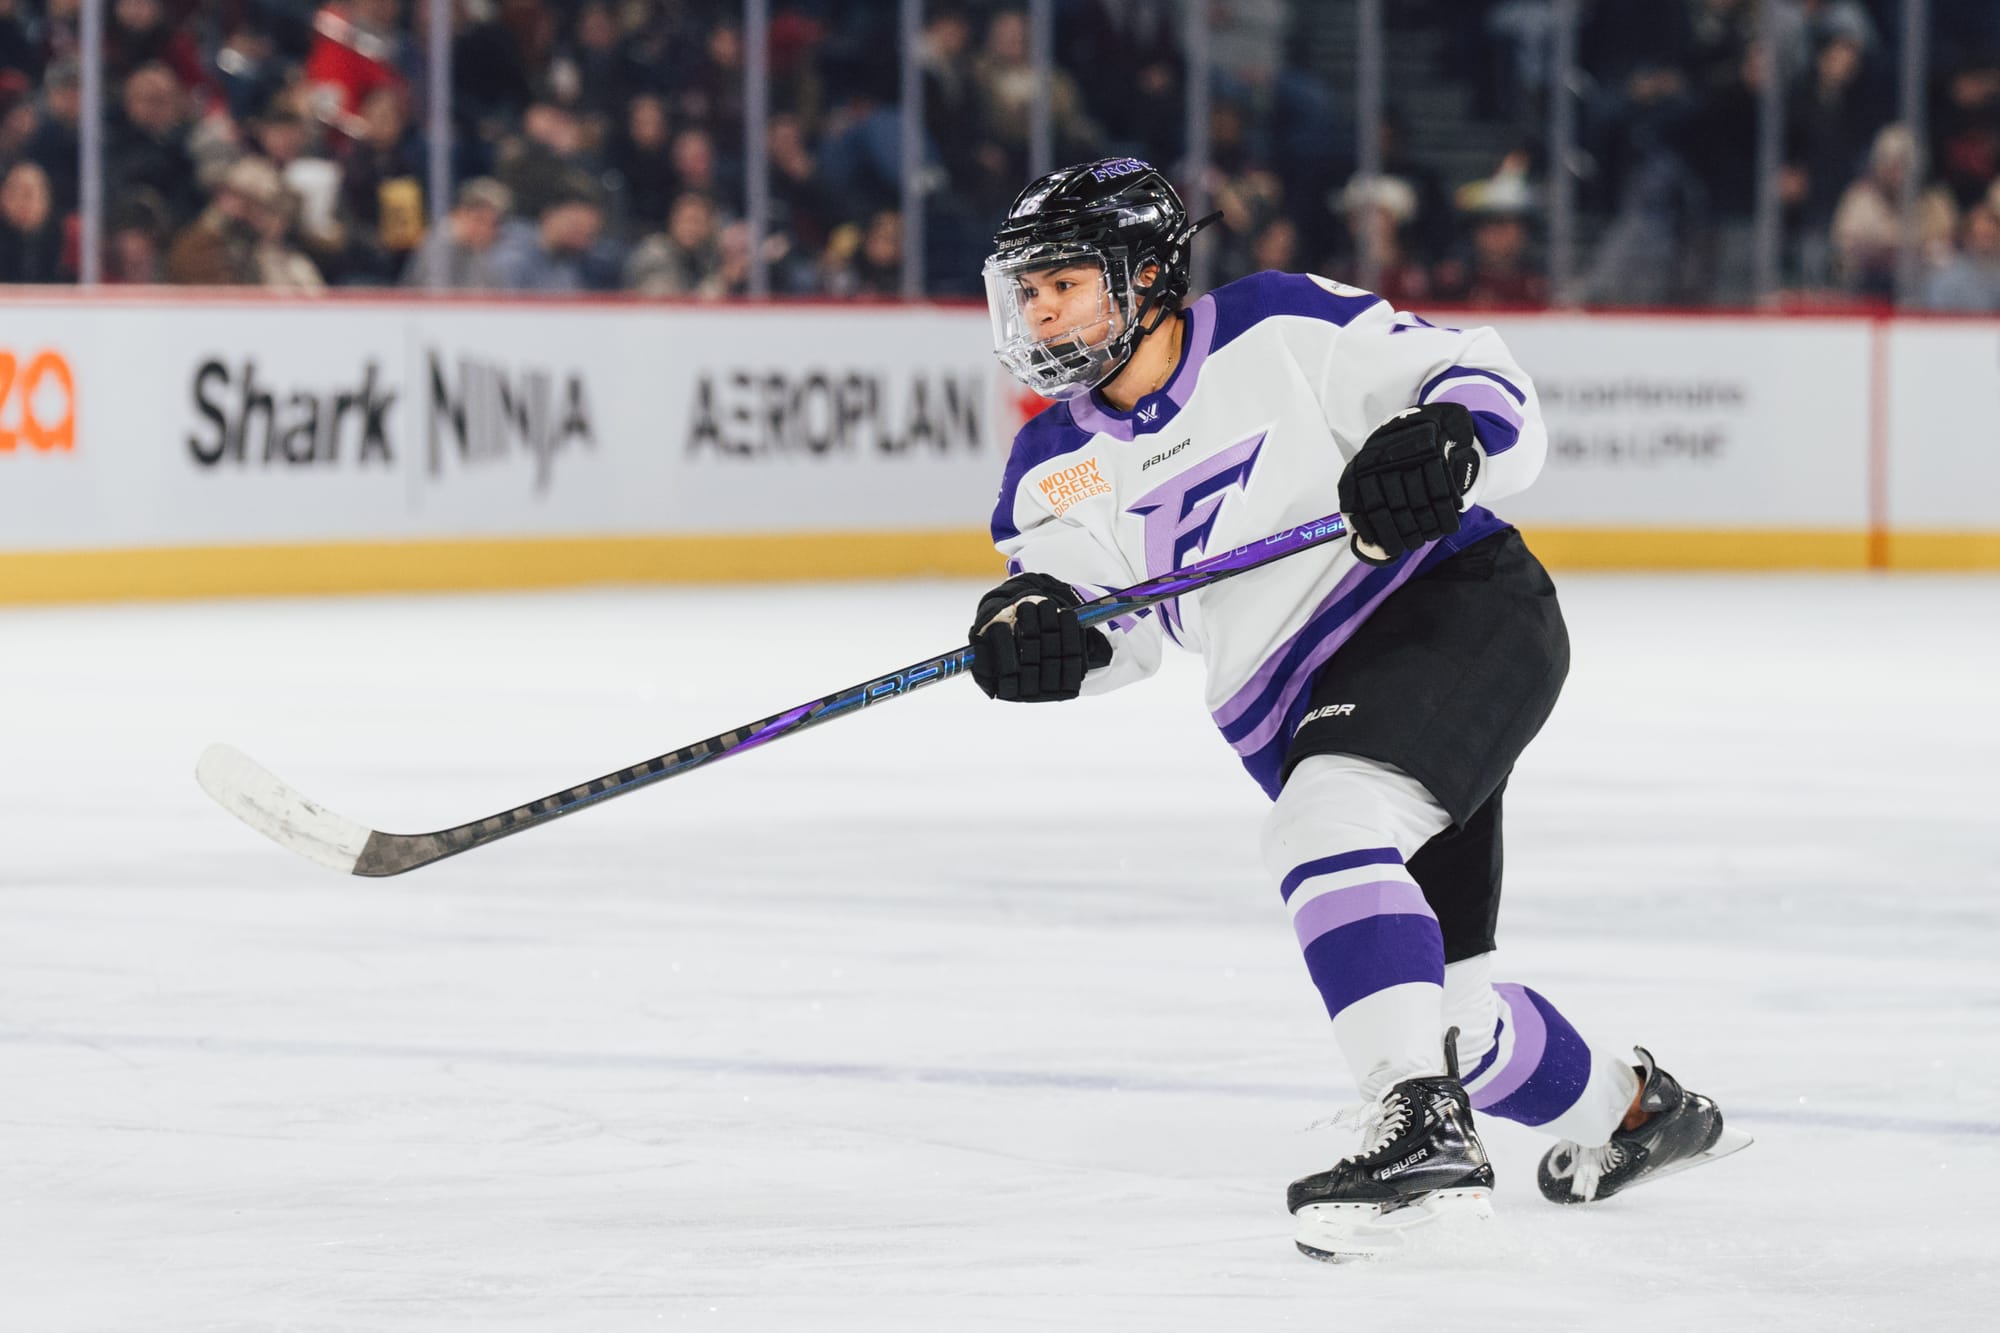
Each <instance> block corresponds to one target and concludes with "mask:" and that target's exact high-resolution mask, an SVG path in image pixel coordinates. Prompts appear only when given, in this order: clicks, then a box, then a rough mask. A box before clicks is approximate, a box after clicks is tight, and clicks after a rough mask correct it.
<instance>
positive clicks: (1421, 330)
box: [1310, 277, 1548, 507]
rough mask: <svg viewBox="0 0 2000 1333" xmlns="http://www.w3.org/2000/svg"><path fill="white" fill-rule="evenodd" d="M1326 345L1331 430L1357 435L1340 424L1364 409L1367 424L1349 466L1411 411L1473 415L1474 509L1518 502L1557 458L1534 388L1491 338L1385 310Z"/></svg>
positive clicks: (1323, 380) (1324, 387) (1483, 331)
mask: <svg viewBox="0 0 2000 1333" xmlns="http://www.w3.org/2000/svg"><path fill="white" fill-rule="evenodd" d="M1312 281H1313V282H1316V283H1318V284H1319V285H1320V286H1322V287H1324V288H1326V289H1327V290H1328V291H1329V292H1331V293H1333V294H1335V295H1338V296H1345V297H1349V298H1353V297H1363V296H1366V295H1367V293H1364V292H1361V291H1360V290H1359V289H1357V288H1353V287H1346V286H1343V285H1342V284H1340V283H1337V282H1332V281H1330V280H1328V279H1326V278H1319V277H1315V278H1313V279H1312ZM1310 332H1311V333H1313V334H1321V333H1322V331H1321V330H1317V329H1314V330H1310ZM1318 342H1319V344H1320V348H1319V374H1318V377H1317V383H1316V388H1317V389H1318V393H1319V399H1320V402H1321V404H1322V406H1323V407H1324V408H1325V410H1326V412H1327V425H1328V427H1329V429H1332V430H1333V432H1334V434H1335V435H1336V437H1339V436H1342V435H1344V434H1348V433H1350V432H1351V431H1352V430H1353V428H1354V423H1352V422H1339V423H1338V424H1336V423H1337V415H1338V414H1339V413H1341V412H1343V411H1351V410H1352V409H1353V407H1354V405H1355V404H1356V403H1357V402H1358V403H1359V405H1360V409H1361V413H1362V417H1361V420H1362V421H1365V422H1366V423H1367V424H1366V425H1365V426H1364V427H1363V428H1362V438H1361V439H1359V440H1344V441H1343V443H1344V444H1346V445H1347V448H1346V449H1345V450H1344V452H1346V453H1347V454H1348V455H1349V456H1350V457H1351V456H1352V455H1353V452H1354V451H1355V450H1356V449H1358V448H1359V447H1360V445H1361V443H1362V442H1363V441H1365V439H1366V438H1367V434H1368V433H1370V432H1372V431H1373V430H1374V429H1375V428H1376V427H1378V426H1380V425H1381V424H1382V423H1383V422H1385V421H1387V420H1388V419H1389V418H1390V417H1392V416H1394V415H1396V413H1398V412H1401V411H1402V410H1404V409H1405V408H1409V407H1416V406H1420V405H1422V404H1426V403H1458V404H1460V405H1461V406H1463V407H1465V408H1466V409H1467V410H1468V411H1470V412H1471V413H1472V421H1473V429H1474V431H1475V432H1476V433H1477V435H1478V437H1479V447H1480V450H1481V452H1482V453H1484V454H1485V456H1486V461H1485V463H1484V464H1483V465H1482V466H1481V467H1480V469H1479V478H1478V480H1477V481H1476V482H1474V484H1473V488H1472V491H1471V492H1470V493H1469V494H1468V495H1467V496H1466V504H1467V506H1468V507H1469V506H1471V505H1474V504H1490V503H1492V502H1493V501H1495V500H1500V499H1504V498H1505V497H1507V496H1509V495H1515V494H1518V493H1519V492H1521V491H1523V490H1526V489H1527V488H1528V486H1529V484H1530V483H1532V482H1533V481H1534V480H1535V478H1536V476H1538V475H1539V474H1540V472H1541V470H1542V462H1543V460H1544V459H1545V458H1546V457H1547V456H1548V431H1547V429H1546V428H1545V427H1544V426H1543V424H1542V406H1541V401H1540V399H1538V398H1537V397H1536V396H1535V386H1534V383H1533V381H1531V380H1530V379H1529V378H1528V376H1527V374H1526V373H1525V372H1524V371H1523V370H1522V369H1521V367H1520V366H1519V365H1518V364H1517V363H1516V362H1515V360H1514V357H1513V355H1512V353H1510V352H1509V351H1508V350H1507V347H1506V344H1505V343H1503V342H1501V341H1500V335H1499V334H1497V333H1495V332H1494V331H1493V330H1492V329H1490V328H1484V327H1481V328H1470V329H1451V328H1441V327H1439V326H1438V325H1435V324H1432V323H1431V322H1430V321H1429V320H1426V319H1423V318H1421V317H1419V316H1417V315H1412V314H1408V313H1405V312H1399V311H1397V310H1396V309H1395V308H1394V307H1392V306H1391V305H1390V304H1389V303H1388V302H1387V301H1376V302H1374V303H1373V304H1371V305H1369V306H1367V307H1366V308H1364V309H1362V310H1361V311H1360V312H1359V313H1358V314H1356V315H1355V316H1354V317H1353V318H1352V319H1351V320H1350V321H1349V322H1348V323H1347V324H1346V325H1345V326H1344V327H1342V328H1341V329H1340V330H1339V332H1338V334H1336V335H1335V336H1333V337H1331V338H1327V337H1324V336H1323V335H1322V336H1320V337H1319V338H1318Z"/></svg>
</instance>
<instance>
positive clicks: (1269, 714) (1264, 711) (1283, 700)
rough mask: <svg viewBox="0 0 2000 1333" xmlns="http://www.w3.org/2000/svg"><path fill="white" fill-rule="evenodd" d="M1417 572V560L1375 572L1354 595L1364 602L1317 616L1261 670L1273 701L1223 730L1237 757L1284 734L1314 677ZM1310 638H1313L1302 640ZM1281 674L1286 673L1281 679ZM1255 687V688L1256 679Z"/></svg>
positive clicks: (1260, 673)
mask: <svg viewBox="0 0 2000 1333" xmlns="http://www.w3.org/2000/svg"><path fill="white" fill-rule="evenodd" d="M1417 567H1418V562H1417V561H1416V560H1407V559H1406V560H1403V561H1401V562H1399V563H1398V564H1395V565H1392V566H1389V567H1387V568H1382V569H1374V568H1371V569H1370V570H1369V573H1368V576H1367V577H1366V578H1364V579H1363V581H1362V584H1361V586H1360V587H1359V588H1358V589H1356V590H1355V599H1365V600H1360V604H1359V605H1357V606H1335V607H1333V608H1332V609H1331V610H1329V611H1328V612H1327V613H1326V614H1324V615H1322V616H1319V617H1317V618H1316V619H1315V620H1314V621H1313V622H1311V623H1309V624H1308V625H1307V626H1306V629H1305V630H1304V631H1301V635H1300V637H1299V638H1298V639H1297V640H1296V641H1295V643H1294V644H1293V646H1292V648H1291V649H1289V650H1288V651H1287V652H1286V653H1285V654H1284V656H1283V657H1282V658H1280V659H1278V660H1277V662H1276V664H1275V665H1276V668H1277V669H1276V670H1273V666H1274V664H1273V663H1271V662H1267V663H1265V665H1264V666H1263V667H1262V668H1260V669H1259V671H1258V675H1259V676H1262V675H1264V673H1265V672H1266V671H1271V672H1272V674H1271V677H1270V682H1269V683H1267V684H1266V686H1265V691H1264V693H1267V694H1268V695H1269V696H1270V702H1269V703H1265V704H1262V706H1261V707H1259V708H1253V709H1251V710H1249V711H1247V712H1244V713H1242V714H1240V715H1239V716H1238V717H1237V719H1236V721H1235V722H1234V723H1232V724H1231V725H1229V726H1227V727H1224V728H1223V729H1222V735H1223V738H1224V739H1225V740H1227V741H1228V742H1229V743H1230V745H1231V746H1233V747H1234V748H1235V750H1236V753H1238V754H1250V753H1252V752H1253V751H1256V750H1258V749H1261V748H1262V747H1264V746H1265V745H1268V744H1269V743H1270V742H1271V740H1272V738H1273V737H1275V736H1277V735H1279V734H1280V733H1281V732H1282V731H1283V730H1284V726H1285V720H1286V715H1287V714H1288V712H1289V711H1290V709H1291V706H1292V704H1293V703H1294V702H1295V701H1296V700H1298V699H1299V698H1300V697H1301V696H1303V695H1304V694H1305V691H1306V687H1307V686H1309V685H1311V684H1312V678H1313V677H1314V676H1315V675H1317V674H1318V673H1319V669H1320V668H1321V667H1323V666H1325V665H1326V662H1327V659H1328V658H1330V657H1332V656H1333V655H1334V654H1335V653H1336V652H1338V651H1339V650H1340V646H1341V645H1342V644H1344V643H1346V642H1347V641H1348V639H1350V638H1352V637H1353V635H1354V631H1355V630H1357V629H1360V628H1361V623H1362V622H1363V621H1364V620H1366V619H1367V618H1368V614H1369V613H1370V612H1371V611H1373V610H1374V609H1375V608H1376V607H1377V606H1379V605H1381V603H1382V600H1383V599H1384V598H1386V597H1387V596H1388V595H1389V594H1390V593H1392V592H1394V591H1396V589H1398V588H1400V587H1402V586H1403V585H1404V584H1405V583H1408V582H1409V581H1410V579H1411V578H1412V577H1413V576H1414V575H1415V574H1416V572H1417ZM1308 633H1310V634H1312V636H1313V637H1311V638H1306V637H1304V636H1305V635H1306V634H1308ZM1278 671H1282V672H1283V673H1284V674H1283V675H1282V676H1281V675H1278V674H1277V672H1278ZM1251 683H1252V684H1253V685H1254V684H1255V683H1256V681H1255V679H1254V678H1253V680H1252V682H1251ZM1273 686H1275V688H1273ZM1260 703H1261V700H1260ZM1231 733H1235V734H1233V735H1232V734H1231Z"/></svg>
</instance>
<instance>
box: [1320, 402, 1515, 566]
mask: <svg viewBox="0 0 2000 1333" xmlns="http://www.w3.org/2000/svg"><path fill="white" fill-rule="evenodd" d="M1477 443H1478V440H1477V437H1476V436H1475V435H1474V434H1473V432H1472V413H1470V412H1468V411H1466V409H1465V408H1463V407H1461V406H1459V405H1458V404H1457V403H1430V404H1428V405H1426V406H1424V407H1412V408H1409V409H1408V410H1406V411H1403V412H1398V413H1397V414H1396V415H1395V416H1393V417H1390V418H1389V419H1388V420H1387V421H1385V422H1384V423H1382V425H1380V426H1379V427H1377V428H1376V430H1375V433H1374V434H1373V435H1370V436H1369V437H1368V441H1367V443H1365V444H1363V445H1362V446H1361V452H1360V453H1358V454H1356V455H1354V457H1353V458H1352V459H1350V460H1349V461H1348V464H1347V470H1346V471H1345V472H1343V473H1341V474H1340V511H1341V512H1342V513H1343V514H1345V515H1347V523H1348V527H1349V528H1350V529H1351V530H1352V532H1353V534H1354V536H1353V544H1354V553H1355V555H1357V556H1359V557H1360V558H1361V559H1363V560H1366V561H1367V562H1368V563H1369V564H1371V565H1382V564H1387V563H1389V562H1390V561H1392V560H1395V559H1396V558H1397V557H1399V556H1401V555H1403V554H1404V553H1405V552H1408V551H1414V550H1415V549H1416V548H1417V547H1419V546H1422V545H1423V544H1424V543H1425V542H1434V541H1436V540H1437V539H1438V538H1440V537H1449V536H1450V535H1451V534H1452V533H1454V532H1457V531H1458V514H1459V505H1460V503H1461V497H1462V496H1464V495H1465V493H1466V492H1467V491H1469V490H1471V489H1472V483H1473V482H1475V481H1477V480H1478V479H1479V461H1480V457H1481V455H1480V453H1479V450H1478V448H1477V447H1476V446H1477ZM1369 547H1373V548H1375V549H1373V550H1370V549H1368V548H1369Z"/></svg>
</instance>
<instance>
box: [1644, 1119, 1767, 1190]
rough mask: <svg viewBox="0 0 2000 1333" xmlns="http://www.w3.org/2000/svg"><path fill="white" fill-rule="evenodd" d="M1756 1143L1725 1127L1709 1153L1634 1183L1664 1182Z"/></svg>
mask: <svg viewBox="0 0 2000 1333" xmlns="http://www.w3.org/2000/svg"><path fill="white" fill-rule="evenodd" d="M1756 1141H1757V1140H1755V1139H1753V1138H1751V1137H1750V1136H1749V1135H1748V1134H1745V1133H1744V1132H1743V1131H1742V1130H1740V1129H1734V1128H1732V1127H1730V1126H1728V1125H1724V1126H1723V1127H1722V1132H1721V1133H1720V1134H1718V1135H1716V1137H1715V1142H1714V1143H1711V1144H1710V1145H1709V1146H1708V1149H1707V1151H1705V1152H1698V1153H1695V1154H1694V1155H1693V1156H1691V1157H1683V1158H1681V1160H1680V1161H1678V1162H1675V1163H1673V1164H1672V1165H1671V1166H1663V1167H1661V1168H1660V1169H1659V1170H1658V1171H1650V1172H1648V1173H1646V1175H1645V1176H1643V1177H1641V1178H1640V1179H1639V1180H1636V1181H1634V1182H1632V1183H1633V1184H1635V1185H1644V1184H1648V1183H1650V1182H1652V1181H1655V1180H1664V1179H1666V1178H1667V1177H1668V1176H1672V1175H1678V1174H1679V1173H1681V1172H1682V1171H1685V1170H1687V1169H1688V1168H1689V1167H1694V1166H1704V1165H1706V1164H1708V1163H1709V1162H1715V1161H1720V1160H1721V1159H1722V1158H1724V1157H1728V1156H1729V1155H1730V1154H1732V1153H1739V1152H1742V1151H1743V1150H1744V1149H1745V1148H1747V1147H1749V1146H1750V1145H1751V1144H1753V1143H1755V1142H1756Z"/></svg>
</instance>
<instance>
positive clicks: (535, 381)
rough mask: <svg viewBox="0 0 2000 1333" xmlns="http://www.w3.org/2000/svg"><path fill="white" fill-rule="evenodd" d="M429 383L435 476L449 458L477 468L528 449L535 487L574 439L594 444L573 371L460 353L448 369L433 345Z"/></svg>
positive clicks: (540, 488) (542, 484) (586, 403)
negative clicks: (509, 364)
mask: <svg viewBox="0 0 2000 1333" xmlns="http://www.w3.org/2000/svg"><path fill="white" fill-rule="evenodd" d="M430 390H431V392H430V413H429V416H428V422H429V425H428V428H427V430H426V432H425V437H426V443H427V446H428V450H429V460H430V473H431V475H432V476H434V477H437V476H442V475H444V472H445V469H446V466H447V462H448V460H451V459H456V460H457V464H458V466H460V467H464V468H478V467H487V466H494V465H502V464H505V463H506V462H507V461H508V460H509V459H513V458H519V457H527V458H529V459H532V460H533V462H534V469H535V493H536V494H537V495H542V494H546V493H547V492H548V489H549V479H550V478H551V477H552V476H553V475H554V473H555V460H556V456H557V455H558V454H560V453H562V452H564V451H565V450H567V449H569V448H571V447H572V446H575V445H578V444H584V445H589V446H591V447H592V448H595V447H596V444H597V439H596V435H595V433H594V432H593V431H592V429H591V424H590V397H589V394H588V392H587V390H586V388H585V385H584V379H583V375H582V373H581V372H579V371H569V372H566V373H564V374H561V375H558V374H555V373H552V372H551V371H548V370H546V369H543V368H542V367H540V366H529V367H526V368H524V369H520V370H514V369H511V368H509V367H507V366H504V365H501V364H500V363H498V362H495V361H484V360H481V359H479V358H477V357H470V356H461V357H459V358H458V361H457V365H456V368H455V369H454V367H453V366H450V365H447V364H446V362H445V359H444V357H443V356H442V355H440V354H439V353H438V352H437V351H436V350H435V349H433V350H432V351H431V353H430Z"/></svg>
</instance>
